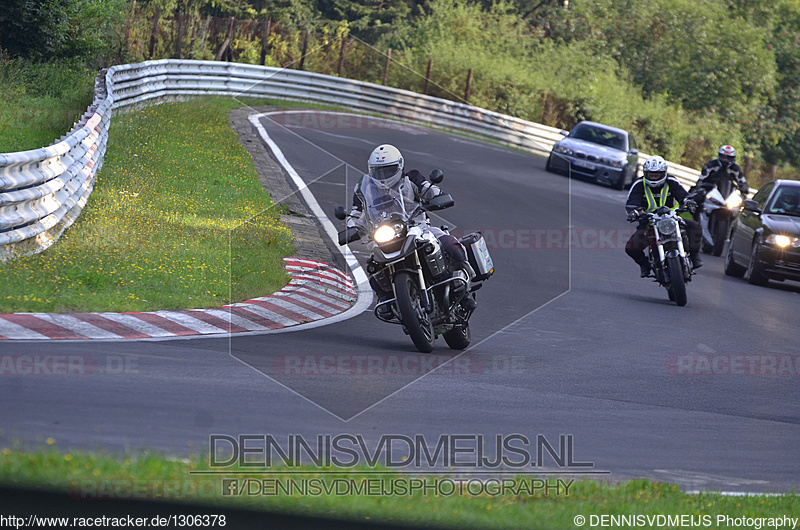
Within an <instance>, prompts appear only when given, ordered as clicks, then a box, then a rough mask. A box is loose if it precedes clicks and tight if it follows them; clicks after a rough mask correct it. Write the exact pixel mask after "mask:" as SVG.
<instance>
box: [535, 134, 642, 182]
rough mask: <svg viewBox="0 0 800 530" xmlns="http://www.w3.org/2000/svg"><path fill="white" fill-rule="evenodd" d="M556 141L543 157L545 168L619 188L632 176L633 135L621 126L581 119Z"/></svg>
mask: <svg viewBox="0 0 800 530" xmlns="http://www.w3.org/2000/svg"><path fill="white" fill-rule="evenodd" d="M561 134H563V135H564V136H566V138H564V139H563V140H560V141H558V142H556V144H555V145H554V146H553V149H552V150H551V151H550V156H549V157H548V158H547V166H546V167H545V168H546V169H547V171H553V172H558V173H567V174H570V175H576V176H580V177H586V178H589V179H593V180H596V181H597V182H602V183H605V184H610V185H611V186H612V187H614V188H615V189H618V190H621V189H622V188H624V187H625V186H627V185H630V184H633V181H634V180H636V172H637V169H638V164H639V152H638V151H637V150H636V142H635V141H634V140H633V136H632V135H631V134H630V133H629V132H628V131H625V130H623V129H617V128H616V127H609V126H608V125H603V124H601V123H595V122H591V121H582V122H580V123H579V124H578V125H576V126H575V127H574V128H573V129H572V130H571V131H570V132H569V133H567V131H561Z"/></svg>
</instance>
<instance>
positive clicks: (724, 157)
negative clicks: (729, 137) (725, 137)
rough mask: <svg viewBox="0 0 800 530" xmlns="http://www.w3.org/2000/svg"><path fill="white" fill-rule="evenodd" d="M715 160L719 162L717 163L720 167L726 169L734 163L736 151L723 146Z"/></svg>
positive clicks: (728, 146)
mask: <svg viewBox="0 0 800 530" xmlns="http://www.w3.org/2000/svg"><path fill="white" fill-rule="evenodd" d="M717 160H719V163H720V164H721V165H722V167H724V168H727V167H728V166H730V165H731V164H733V163H734V162H736V149H734V148H733V146H730V145H723V146H722V147H720V148H719V153H718V154H717Z"/></svg>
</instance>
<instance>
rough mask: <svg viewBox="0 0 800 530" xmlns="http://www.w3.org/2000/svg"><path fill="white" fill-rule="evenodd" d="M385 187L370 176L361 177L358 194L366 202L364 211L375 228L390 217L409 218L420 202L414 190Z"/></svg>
mask: <svg viewBox="0 0 800 530" xmlns="http://www.w3.org/2000/svg"><path fill="white" fill-rule="evenodd" d="M399 188H400V189H395V188H385V187H384V186H381V185H380V184H378V183H377V182H376V181H375V180H374V179H372V178H371V177H369V176H364V178H363V179H361V186H360V187H359V191H358V195H359V198H360V200H361V202H362V203H363V204H364V212H365V214H366V216H367V220H368V222H369V224H370V226H371V227H373V228H375V227H377V226H378V225H380V224H381V222H382V221H384V220H388V219H392V218H394V219H398V218H399V219H403V220H408V217H409V215H410V214H411V213H412V212H413V211H414V210H415V209H416V207H417V206H418V204H419V203H418V202H417V200H416V198H415V196H414V191H413V190H405V189H403V186H402V181H401V185H400V186H399Z"/></svg>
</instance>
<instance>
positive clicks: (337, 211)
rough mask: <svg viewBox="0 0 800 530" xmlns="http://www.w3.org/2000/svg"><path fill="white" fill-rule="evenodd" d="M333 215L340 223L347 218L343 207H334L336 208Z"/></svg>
mask: <svg viewBox="0 0 800 530" xmlns="http://www.w3.org/2000/svg"><path fill="white" fill-rule="evenodd" d="M333 215H334V216H336V218H337V219H338V220H340V221H344V220H345V218H346V217H347V215H345V213H344V206H337V207H336V208H335V209H334V210H333Z"/></svg>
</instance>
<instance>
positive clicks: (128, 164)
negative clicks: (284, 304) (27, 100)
mask: <svg viewBox="0 0 800 530" xmlns="http://www.w3.org/2000/svg"><path fill="white" fill-rule="evenodd" d="M248 103H249V102H248ZM239 106H242V103H241V102H238V101H236V100H233V99H229V98H205V99H200V100H194V101H191V102H186V103H166V104H162V105H156V106H151V107H146V108H143V109H140V110H136V111H133V112H130V113H127V114H122V115H118V116H115V117H114V120H113V123H112V126H111V130H110V136H109V141H108V150H107V152H106V156H105V162H104V165H103V168H102V170H101V171H100V173H99V174H98V177H97V181H96V183H95V189H94V191H93V192H92V195H91V196H90V199H89V202H88V204H87V205H86V207H85V208H84V210H83V212H82V214H81V216H80V217H79V218H78V220H77V222H76V223H75V224H74V225H73V226H72V227H70V228H69V229H68V230H67V231H66V232H65V233H64V235H63V236H62V237H61V239H60V240H59V241H58V242H57V243H56V244H55V245H53V246H52V247H50V248H49V249H48V250H46V251H45V252H43V253H41V254H37V255H34V256H31V257H28V258H24V259H17V260H12V261H9V262H6V263H3V264H0V272H1V273H2V276H3V282H0V311H3V312H13V311H43V312H45V311H47V312H52V311H57V312H76V311H146V310H155V309H186V308H199V307H213V306H220V305H222V304H226V303H231V302H234V301H241V300H245V299H247V298H250V297H253V296H263V295H266V294H269V293H272V292H274V291H277V290H279V289H280V288H281V287H283V285H285V284H286V282H287V280H288V276H287V274H286V272H285V270H284V268H283V264H282V261H281V258H282V257H284V256H286V255H288V254H290V253H291V252H293V251H294V248H293V245H292V243H291V241H292V235H291V232H290V230H289V229H288V228H286V227H285V226H284V225H282V224H281V223H280V217H279V215H280V212H279V211H278V209H277V208H275V207H274V204H273V203H272V201H271V199H270V196H269V194H268V193H267V192H266V191H265V190H264V189H263V187H262V186H261V184H260V182H259V179H258V176H257V174H256V171H255V168H254V166H253V163H252V160H251V158H250V155H249V154H248V153H247V151H246V150H245V149H244V148H243V147H242V146H241V145H240V144H239V141H238V138H237V136H236V134H235V133H234V132H233V131H232V130H231V128H230V127H229V125H228V117H227V113H228V112H229V111H230V110H231V109H233V108H236V107H239Z"/></svg>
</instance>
